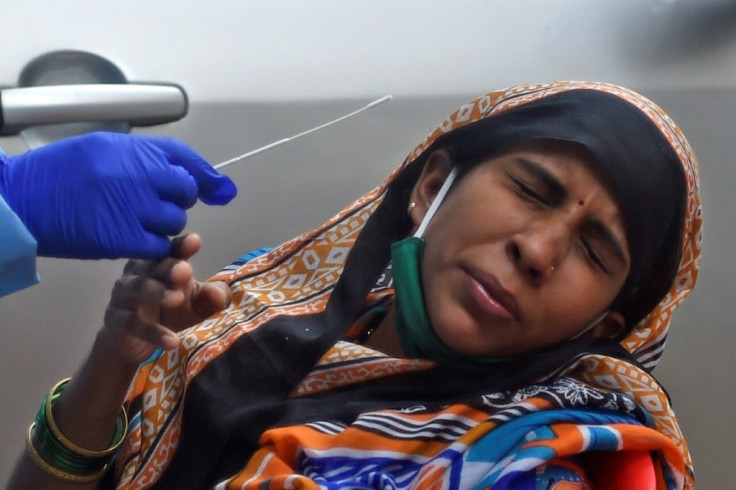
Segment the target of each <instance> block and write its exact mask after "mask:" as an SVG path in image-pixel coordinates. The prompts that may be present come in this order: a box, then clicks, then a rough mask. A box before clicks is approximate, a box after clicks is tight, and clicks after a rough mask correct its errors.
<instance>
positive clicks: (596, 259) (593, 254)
mask: <svg viewBox="0 0 736 490" xmlns="http://www.w3.org/2000/svg"><path fill="white" fill-rule="evenodd" d="M582 244H583V249H584V251H585V255H586V256H587V258H588V260H590V262H591V263H592V264H593V265H595V266H596V267H598V268H599V269H601V270H602V271H603V272H608V267H606V263H605V262H604V261H603V259H602V258H601V256H600V254H599V253H598V252H597V250H596V248H595V246H594V245H593V244H592V243H591V240H590V239H589V238H583V239H582Z"/></svg>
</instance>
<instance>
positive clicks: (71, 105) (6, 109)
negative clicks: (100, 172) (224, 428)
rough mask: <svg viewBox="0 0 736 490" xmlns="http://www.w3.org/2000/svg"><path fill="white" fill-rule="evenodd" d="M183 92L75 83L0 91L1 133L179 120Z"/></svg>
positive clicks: (164, 86) (154, 86) (170, 87)
mask: <svg viewBox="0 0 736 490" xmlns="http://www.w3.org/2000/svg"><path fill="white" fill-rule="evenodd" d="M187 109H188V101H187V96H186V92H184V90H183V89H182V88H181V87H179V86H178V85H175V84H140V83H126V84H108V83H100V84H75V85H46V86H34V87H22V88H8V89H2V90H0V134H1V135H10V134H18V133H19V132H20V131H21V130H23V129H25V128H28V127H30V126H38V125H44V124H60V123H74V122H103V121H104V122H108V121H124V122H127V123H129V124H131V125H133V126H150V125H154V124H163V123H167V122H172V121H176V120H179V119H181V118H182V117H184V116H185V115H186V113H187Z"/></svg>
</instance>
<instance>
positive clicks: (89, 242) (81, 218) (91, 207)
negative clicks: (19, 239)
mask: <svg viewBox="0 0 736 490" xmlns="http://www.w3.org/2000/svg"><path fill="white" fill-rule="evenodd" d="M236 193H237V189H236V187H235V184H234V183H233V182H232V181H231V180H230V178H229V177H227V176H225V175H222V174H219V173H218V172H217V171H216V170H214V169H213V168H212V166H211V165H210V164H209V163H207V162H206V161H205V160H204V159H203V158H202V157H201V156H199V155H198V154H197V153H196V152H194V151H193V150H192V149H191V148H189V147H188V146H187V145H185V144H184V143H182V142H181V141H178V140H175V139H171V138H160V137H147V136H131V135H126V134H120V133H92V134H87V135H83V136H77V137H73V138H69V139H66V140H62V141H59V142H56V143H52V144H50V145H48V146H45V147H43V148H39V149H37V150H31V151H28V152H26V153H24V154H22V155H18V156H14V157H0V194H2V196H3V198H4V199H5V201H6V202H7V204H8V206H10V208H11V209H12V210H13V211H14V212H15V213H16V214H17V215H18V216H19V217H20V219H21V221H23V224H25V226H26V228H28V230H29V231H30V232H31V234H32V235H33V237H34V238H35V239H36V241H37V242H38V254H39V255H45V256H51V257H67V258H80V259H97V258H110V259H114V258H120V257H130V258H144V259H153V258H160V257H163V256H165V255H167V254H168V252H169V249H170V247H171V243H170V241H169V238H168V236H169V235H175V234H177V233H179V232H181V230H182V229H183V228H184V226H185V225H186V220H187V217H186V212H185V210H186V209H188V208H190V207H191V206H193V205H194V203H196V202H197V198H200V199H201V200H202V201H204V202H205V203H207V204H227V203H228V202H230V201H231V200H232V199H233V198H234V197H235V195H236Z"/></svg>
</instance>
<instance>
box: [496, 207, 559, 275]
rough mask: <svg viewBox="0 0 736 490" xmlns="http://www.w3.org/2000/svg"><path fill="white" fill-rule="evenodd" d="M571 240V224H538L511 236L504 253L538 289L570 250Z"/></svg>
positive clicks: (548, 220) (554, 221)
mask: <svg viewBox="0 0 736 490" xmlns="http://www.w3.org/2000/svg"><path fill="white" fill-rule="evenodd" d="M571 237H572V234H571V227H570V223H568V222H566V220H564V219H559V218H558V219H554V218H548V219H544V220H538V221H536V222H535V223H532V224H530V226H528V227H526V228H525V229H524V230H522V231H520V232H519V233H516V234H514V235H512V236H511V238H510V239H509V242H508V244H507V253H508V255H509V257H510V258H511V260H512V261H513V263H514V264H515V265H516V267H518V268H519V270H520V271H521V273H522V275H523V276H524V277H526V278H527V279H528V280H529V281H531V282H532V283H533V284H536V285H539V284H542V283H544V282H545V281H547V280H548V279H549V278H550V277H551V275H552V274H554V271H555V268H556V267H557V266H558V265H559V264H560V262H561V261H562V258H563V257H564V256H565V254H566V253H567V251H568V250H569V249H570V246H571V241H572V238H571Z"/></svg>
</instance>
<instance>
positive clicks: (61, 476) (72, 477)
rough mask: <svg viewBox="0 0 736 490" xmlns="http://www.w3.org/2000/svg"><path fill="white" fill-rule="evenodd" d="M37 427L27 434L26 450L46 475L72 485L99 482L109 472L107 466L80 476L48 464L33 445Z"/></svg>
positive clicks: (33, 424) (29, 430)
mask: <svg viewBox="0 0 736 490" xmlns="http://www.w3.org/2000/svg"><path fill="white" fill-rule="evenodd" d="M35 425H36V424H35V422H34V423H32V424H31V426H30V427H29V428H28V433H27V434H26V448H27V450H28V456H30V458H31V460H32V461H33V462H34V463H35V464H36V466H38V467H39V468H41V470H43V472H44V473H46V474H48V475H51V476H52V477H54V478H56V479H58V480H64V481H68V482H72V483H91V482H94V481H97V480H99V479H100V478H102V476H103V475H104V474H105V472H106V471H107V465H105V466H104V467H102V468H101V469H100V470H99V471H97V472H96V473H91V474H86V475H78V474H75V473H69V472H67V471H64V470H60V469H58V468H55V467H54V466H52V465H50V464H49V463H47V462H46V460H45V459H43V457H41V455H40V454H39V453H38V451H37V450H36V448H35V446H34V445H33V428H34V426H35Z"/></svg>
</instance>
